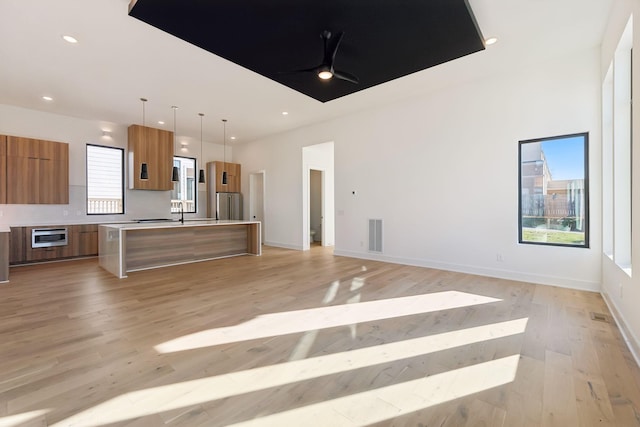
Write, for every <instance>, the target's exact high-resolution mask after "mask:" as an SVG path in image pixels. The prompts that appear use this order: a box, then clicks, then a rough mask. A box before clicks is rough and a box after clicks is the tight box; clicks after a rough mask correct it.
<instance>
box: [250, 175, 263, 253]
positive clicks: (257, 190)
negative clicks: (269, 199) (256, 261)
mask: <svg viewBox="0 0 640 427" xmlns="http://www.w3.org/2000/svg"><path fill="white" fill-rule="evenodd" d="M264 195H265V171H263V170H261V171H258V172H253V173H250V174H249V219H250V220H251V221H260V223H261V225H260V234H261V236H260V241H261V242H262V244H263V245H264V238H265V229H266V224H265V197H264Z"/></svg>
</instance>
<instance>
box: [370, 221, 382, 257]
mask: <svg viewBox="0 0 640 427" xmlns="http://www.w3.org/2000/svg"><path fill="white" fill-rule="evenodd" d="M369 252H380V253H382V220H381V219H370V220H369Z"/></svg>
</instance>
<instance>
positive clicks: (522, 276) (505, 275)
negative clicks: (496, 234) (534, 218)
mask: <svg viewBox="0 0 640 427" xmlns="http://www.w3.org/2000/svg"><path fill="white" fill-rule="evenodd" d="M333 254H334V255H337V256H345V257H350V258H360V259H369V260H373V261H384V262H390V263H394V264H405V265H413V266H416V267H426V268H435V269H438V270H446V271H456V272H459V273H468V274H476V275H478V276H488V277H495V278H498V279H506V280H516V281H520V282H530V283H537V284H540V285H551V286H560V287H563V288H569V289H578V290H581V291H591V292H600V283H599V282H588V281H584V280H576V279H570V278H566V277H556V276H546V275H543V274H531V273H522V272H520V271H513V270H500V269H492V268H485V267H478V266H473V265H462V264H452V263H446V262H440V261H433V260H423V259H411V258H399V257H393V256H388V255H382V254H375V253H370V252H355V251H345V250H340V249H335V250H334V251H333Z"/></svg>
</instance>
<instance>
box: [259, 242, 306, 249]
mask: <svg viewBox="0 0 640 427" xmlns="http://www.w3.org/2000/svg"><path fill="white" fill-rule="evenodd" d="M264 245H265V246H274V247H276V248H283V249H294V250H296V251H302V250H304V248H303V247H302V246H301V245H290V244H288V243H278V242H267V241H265V242H264Z"/></svg>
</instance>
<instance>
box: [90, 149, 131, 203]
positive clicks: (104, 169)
mask: <svg viewBox="0 0 640 427" xmlns="http://www.w3.org/2000/svg"><path fill="white" fill-rule="evenodd" d="M123 213H124V150H123V149H122V148H116V147H105V146H101V145H92V144H87V214H88V215H96V214H98V215H99V214H104V215H108V214H123Z"/></svg>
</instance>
